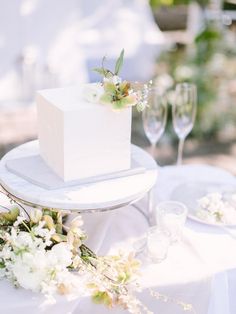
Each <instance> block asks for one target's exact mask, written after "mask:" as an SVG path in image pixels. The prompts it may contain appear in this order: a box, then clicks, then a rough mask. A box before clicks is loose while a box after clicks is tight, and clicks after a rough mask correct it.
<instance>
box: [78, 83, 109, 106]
mask: <svg viewBox="0 0 236 314" xmlns="http://www.w3.org/2000/svg"><path fill="white" fill-rule="evenodd" d="M82 93H83V98H84V99H85V100H87V101H88V102H91V103H99V99H100V97H101V96H102V94H103V93H104V90H103V87H102V86H101V84H87V85H86V86H85V87H84V88H83V91H82Z"/></svg>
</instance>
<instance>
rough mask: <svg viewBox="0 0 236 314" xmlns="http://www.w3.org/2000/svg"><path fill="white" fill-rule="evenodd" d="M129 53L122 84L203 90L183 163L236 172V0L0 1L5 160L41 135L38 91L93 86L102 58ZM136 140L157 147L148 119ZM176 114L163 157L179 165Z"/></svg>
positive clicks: (0, 115)
mask: <svg viewBox="0 0 236 314" xmlns="http://www.w3.org/2000/svg"><path fill="white" fill-rule="evenodd" d="M122 48H124V49H125V63H124V67H123V72H122V77H123V78H125V79H128V80H131V81H143V82H147V81H149V80H150V79H152V80H153V82H154V83H155V84H156V85H157V86H159V87H161V88H162V89H164V90H165V91H166V93H167V97H168V102H169V105H170V106H169V108H170V107H171V103H172V99H173V89H174V87H175V85H176V83H179V82H186V81H187V82H193V83H195V84H196V85H197V87H198V113H197V119H196V123H195V125H194V129H193V131H192V132H191V134H190V135H189V136H188V138H187V141H186V145H185V150H184V163H198V162H205V163H208V164H213V165H218V166H221V167H223V168H226V169H228V170H230V171H231V172H233V173H234V174H236V123H235V122H236V0H227V1H223V0H198V1H191V0H89V1H83V0H50V1H48V0H11V1H9V0H0V157H1V156H2V155H3V154H4V153H5V152H7V151H8V150H9V149H11V148H12V147H14V146H16V145H19V144H20V143H23V142H26V141H28V140H31V139H35V138H36V137H37V126H36V109H35V104H34V97H35V91H36V90H38V89H43V88H53V87H60V86H67V85H72V84H80V83H85V82H94V81H97V80H98V79H99V77H98V76H96V73H95V72H93V71H92V69H93V68H94V67H95V66H96V67H97V66H100V64H101V59H102V57H103V56H104V55H106V56H107V57H108V61H107V63H108V64H107V66H108V67H109V66H112V65H113V64H114V62H115V59H116V58H117V56H118V55H119V52H120V51H121V49H122ZM132 142H133V143H135V144H137V145H140V146H142V147H144V148H145V149H147V150H149V142H148V140H147V138H146V137H145V134H144V131H143V127H142V121H141V116H140V114H138V113H137V112H136V111H134V114H133V130H132ZM176 156H177V137H176V135H175V133H174V131H173V128H172V123H171V110H170V112H169V118H168V125H167V129H166V132H165V134H164V135H163V137H162V139H161V140H160V141H159V142H158V144H157V146H156V151H155V158H156V160H157V161H158V163H159V164H160V165H166V164H174V163H175V162H176Z"/></svg>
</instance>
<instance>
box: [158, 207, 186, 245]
mask: <svg viewBox="0 0 236 314" xmlns="http://www.w3.org/2000/svg"><path fill="white" fill-rule="evenodd" d="M187 213H188V209H187V207H186V206H185V205H184V204H183V203H180V202H175V201H166V202H161V203H159V204H158V205H157V206H156V209H155V216H156V222H157V225H158V226H159V228H161V229H162V230H163V231H165V232H166V233H168V234H169V237H170V242H171V243H175V242H179V241H180V240H181V238H182V233H183V229H184V224H185V222H186V218H187Z"/></svg>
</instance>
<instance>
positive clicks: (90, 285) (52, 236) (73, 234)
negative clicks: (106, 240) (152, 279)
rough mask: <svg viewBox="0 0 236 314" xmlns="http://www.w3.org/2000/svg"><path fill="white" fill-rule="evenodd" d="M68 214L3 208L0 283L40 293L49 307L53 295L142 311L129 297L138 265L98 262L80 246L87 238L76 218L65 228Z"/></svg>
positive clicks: (126, 260)
mask: <svg viewBox="0 0 236 314" xmlns="http://www.w3.org/2000/svg"><path fill="white" fill-rule="evenodd" d="M2 209H3V207H2V208H1V210H2ZM67 214H68V213H67ZM67 214H65V213H64V212H62V211H59V210H51V209H47V208H45V209H43V210H39V209H32V211H31V212H30V213H28V212H27V211H26V210H25V209H24V208H23V207H22V206H21V205H20V204H18V205H17V206H13V207H12V208H11V209H9V210H8V209H7V208H6V207H4V212H1V213H0V277H2V278H7V279H9V280H10V281H12V283H13V284H14V285H15V286H16V287H23V288H25V289H29V290H31V291H34V292H41V293H43V294H44V295H45V296H46V297H47V298H48V300H49V301H50V300H51V301H54V295H55V294H57V293H59V294H63V295H64V294H67V295H71V296H73V295H74V296H81V295H82V294H88V293H89V294H90V295H91V296H92V299H93V300H94V302H96V303H103V304H105V305H107V306H109V307H113V306H115V305H120V306H123V307H124V308H127V309H128V310H129V312H130V313H140V311H141V310H140V309H141V308H142V309H145V306H144V305H142V304H141V302H140V301H139V300H138V299H136V297H135V296H134V294H133V292H134V291H135V290H137V289H138V284H137V275H138V269H139V262H138V261H137V260H136V259H134V258H133V255H132V254H128V255H124V254H119V255H116V256H104V257H101V256H97V255H96V254H95V253H93V252H92V251H91V250H90V249H89V248H88V247H86V246H85V244H83V240H84V239H86V235H85V233H84V231H83V230H82V228H81V227H82V224H83V222H82V219H81V216H77V217H76V218H75V219H74V220H72V221H71V223H70V225H69V226H67V225H65V224H64V220H65V217H66V215H67ZM146 312H148V311H146Z"/></svg>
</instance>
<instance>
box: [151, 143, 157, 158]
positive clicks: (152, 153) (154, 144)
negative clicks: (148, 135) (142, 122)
mask: <svg viewBox="0 0 236 314" xmlns="http://www.w3.org/2000/svg"><path fill="white" fill-rule="evenodd" d="M155 152H156V143H152V144H151V155H152V157H153V158H154V159H155Z"/></svg>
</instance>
